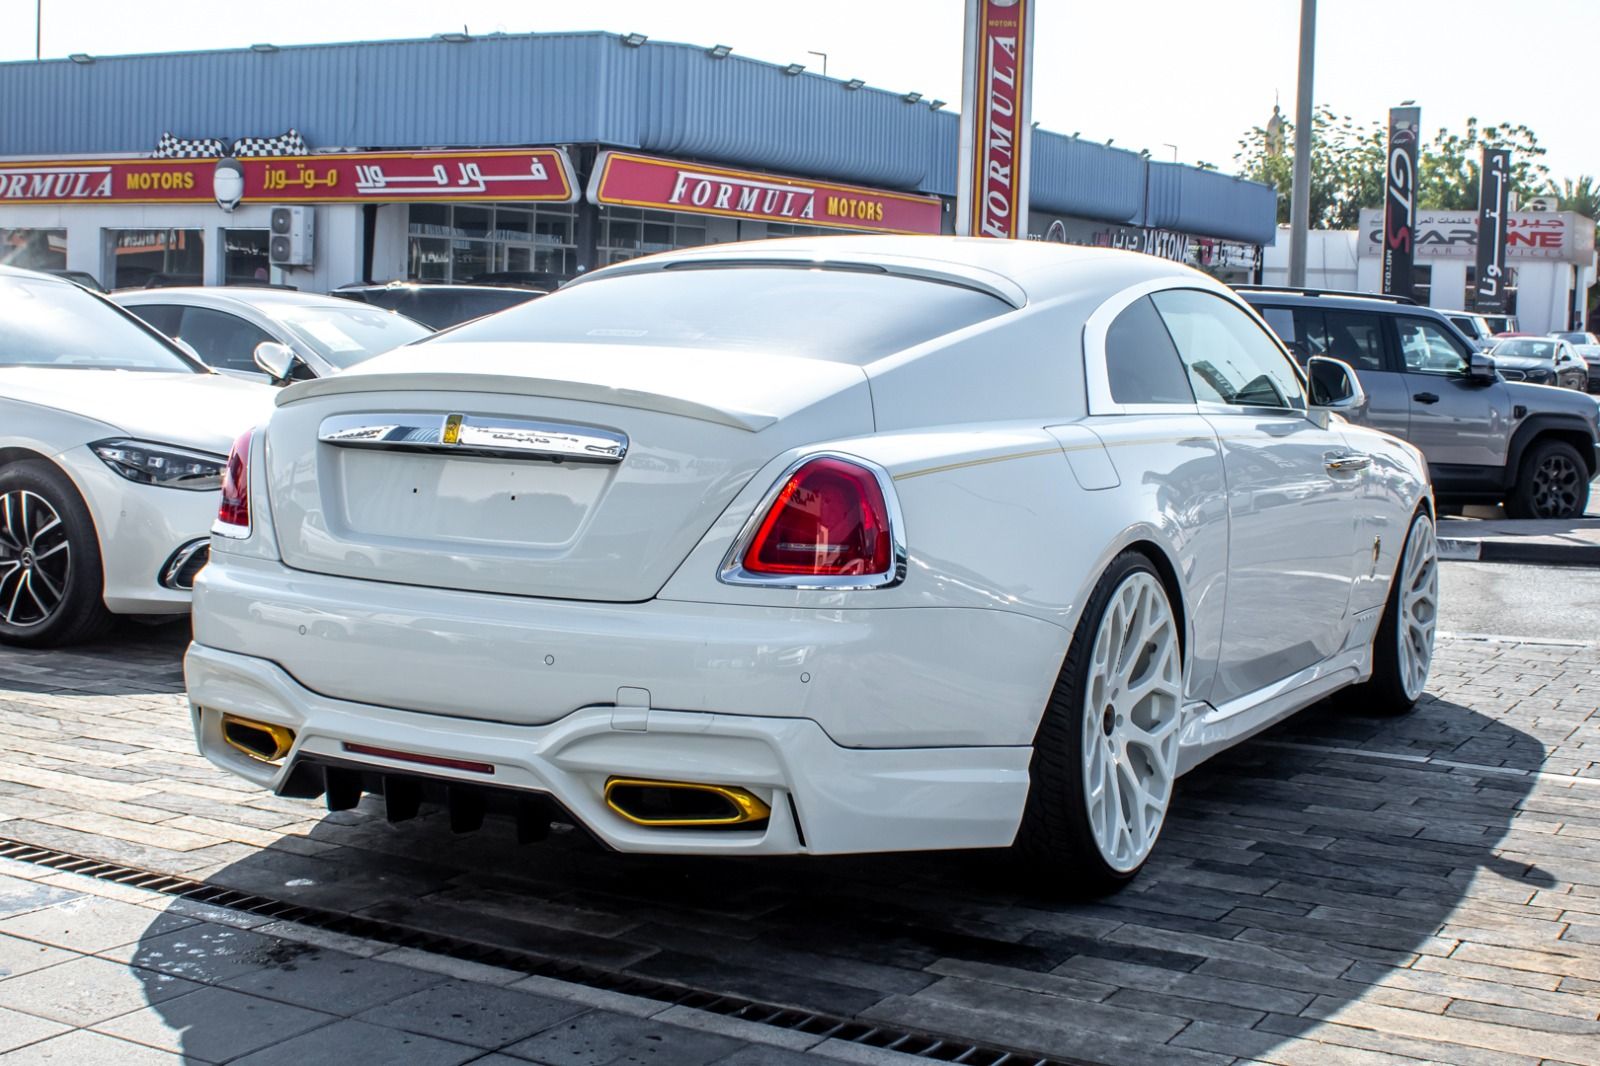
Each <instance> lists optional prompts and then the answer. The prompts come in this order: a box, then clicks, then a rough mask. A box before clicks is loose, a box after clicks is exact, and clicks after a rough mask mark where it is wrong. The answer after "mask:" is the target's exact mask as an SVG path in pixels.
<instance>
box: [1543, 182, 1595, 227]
mask: <svg viewBox="0 0 1600 1066" xmlns="http://www.w3.org/2000/svg"><path fill="white" fill-rule="evenodd" d="M1545 195H1546V196H1554V197H1555V198H1556V201H1557V202H1558V203H1559V205H1560V207H1561V210H1563V211H1576V212H1577V213H1578V214H1580V215H1583V216H1584V217H1585V218H1592V219H1594V220H1595V221H1596V222H1597V223H1600V183H1597V182H1596V181H1595V179H1594V178H1592V177H1590V176H1588V175H1587V174H1585V175H1583V176H1582V177H1580V178H1578V180H1577V181H1573V180H1572V179H1571V178H1567V179H1566V180H1565V181H1562V182H1560V183H1557V182H1554V181H1552V182H1551V183H1550V184H1549V185H1548V186H1546V188H1545Z"/></svg>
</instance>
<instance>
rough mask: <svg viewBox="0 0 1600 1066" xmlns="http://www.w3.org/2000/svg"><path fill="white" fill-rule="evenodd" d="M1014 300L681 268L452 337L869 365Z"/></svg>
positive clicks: (586, 292) (577, 290)
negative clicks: (769, 355) (661, 348)
mask: <svg viewBox="0 0 1600 1066" xmlns="http://www.w3.org/2000/svg"><path fill="white" fill-rule="evenodd" d="M1009 310H1011V305H1010V304H1007V303H1005V302H1004V301H1002V300H1000V299H997V298H996V297H993V296H990V295H988V294H987V293H982V292H976V291H973V290H971V289H964V288H961V287H959V286H956V285H947V284H943V283H940V282H934V281H922V280H918V279H914V278H904V277H896V276H893V275H889V274H875V273H866V272H863V271H858V270H825V269H813V268H801V267H783V266H759V267H748V266H741V267H696V268H681V267H680V268H675V269H668V270H654V271H651V272H649V273H646V274H622V275H619V276H617V277H612V278H604V279H600V280H596V281H591V282H585V283H583V284H580V285H571V286H568V287H567V288H564V289H561V290H559V291H557V292H553V293H551V294H550V295H549V296H545V297H542V298H540V299H538V300H535V301H534V302H532V303H529V304H524V305H523V306H521V307H516V308H513V309H511V310H510V311H506V312H503V313H501V314H498V315H495V316H494V317H493V318H486V319H484V320H483V321H482V322H474V323H471V324H470V325H466V326H463V327H461V328H460V329H458V330H455V331H453V332H452V333H451V334H450V337H449V341H450V342H451V343H455V342H472V341H554V342H566V343H579V344H582V343H589V344H645V345H663V346H667V347H675V348H712V349H716V350H718V351H751V352H755V351H759V352H768V353H772V354H775V355H791V356H799V357H801V358H807V359H827V360H830V361H832V362H837V363H853V364H856V365H862V364H865V363H870V362H872V361H873V360H875V359H879V358H881V357H883V356H885V355H888V354H890V353H891V352H897V351H900V350H901V349H903V348H909V347H912V346H913V345H916V344H921V343H922V342H923V341H927V340H931V339H933V338H934V337H939V336H942V335H944V334H946V333H951V332H953V331H955V330H958V329H961V328H963V327H965V326H970V325H973V324H974V323H977V322H982V321H983V320H984V319H987V318H993V317H994V316H996V315H999V314H1003V313H1005V312H1006V311H1009Z"/></svg>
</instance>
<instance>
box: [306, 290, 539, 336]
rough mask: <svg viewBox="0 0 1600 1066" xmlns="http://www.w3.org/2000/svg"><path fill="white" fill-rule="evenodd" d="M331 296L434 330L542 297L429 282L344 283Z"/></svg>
mask: <svg viewBox="0 0 1600 1066" xmlns="http://www.w3.org/2000/svg"><path fill="white" fill-rule="evenodd" d="M329 295H330V296H338V297H342V298H343V299H346V300H360V301H362V302H364V303H369V304H372V305H373V306H374V307H381V308H383V309H385V310H387V311H398V312H400V313H401V314H403V315H405V316H406V317H407V318H414V319H416V320H417V321H418V322H421V323H423V324H424V325H428V326H432V327H433V328H434V329H448V328H449V327H451V326H458V325H460V324H461V323H463V322H470V321H471V320H473V319H474V318H482V317H483V316H484V315H492V314H494V313H495V312H497V311H504V310H505V309H506V308H508V307H515V306H517V305H518V304H523V303H527V302H528V301H529V300H532V299H536V298H537V297H540V296H543V295H544V293H543V292H542V291H540V290H539V289H530V288H526V287H520V286H495V285H430V284H421V283H417V282H411V281H391V282H389V283H388V284H387V285H345V286H343V287H341V288H338V289H335V290H333V292H331V293H329Z"/></svg>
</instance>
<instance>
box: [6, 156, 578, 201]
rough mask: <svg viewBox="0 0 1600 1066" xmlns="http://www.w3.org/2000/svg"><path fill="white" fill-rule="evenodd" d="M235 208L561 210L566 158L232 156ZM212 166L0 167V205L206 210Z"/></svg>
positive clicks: (568, 176)
mask: <svg viewBox="0 0 1600 1066" xmlns="http://www.w3.org/2000/svg"><path fill="white" fill-rule="evenodd" d="M238 162H239V165H240V166H241V167H242V168H243V170H244V195H243V197H242V202H244V203H273V204H311V203H415V202H417V201H419V200H443V201H471V200H497V201H509V200H524V201H530V200H531V201H540V200H543V201H550V202H556V203H571V202H572V201H574V200H576V199H577V198H578V194H577V182H576V180H575V178H574V177H573V173H572V164H571V162H570V161H569V160H568V159H567V154H566V152H564V151H562V150H561V149H559V148H522V149H516V150H513V151H482V152H364V153H359V154H355V153H352V154H327V155H305V156H272V157H257V158H249V159H240V160H239V161H238ZM216 166H217V160H215V159H102V160H77V159H72V160H55V161H44V162H27V163H0V203H21V204H93V203H125V204H169V203H171V204H186V203H210V202H212V200H213V199H214V197H215V188H214V186H213V184H212V178H213V177H214V175H215V172H216Z"/></svg>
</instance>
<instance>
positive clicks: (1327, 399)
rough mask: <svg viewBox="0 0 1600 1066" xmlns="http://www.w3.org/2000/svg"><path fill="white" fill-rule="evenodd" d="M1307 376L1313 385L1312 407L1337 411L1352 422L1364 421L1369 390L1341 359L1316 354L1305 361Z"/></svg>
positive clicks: (1352, 369)
mask: <svg viewBox="0 0 1600 1066" xmlns="http://www.w3.org/2000/svg"><path fill="white" fill-rule="evenodd" d="M1306 377H1307V379H1308V381H1309V382H1310V385H1311V406H1312V407H1313V408H1316V409H1318V410H1322V411H1334V412H1337V413H1338V414H1340V415H1343V416H1344V417H1345V418H1347V419H1349V420H1350V421H1352V422H1358V421H1361V420H1363V419H1364V418H1365V416H1366V410H1367V390H1365V389H1363V388H1362V387H1361V379H1360V378H1359V377H1357V376H1356V372H1355V370H1354V368H1352V367H1351V366H1350V364H1349V363H1346V362H1345V361H1344V360H1342V359H1333V358H1330V357H1328V356H1326V355H1313V356H1312V357H1311V358H1310V359H1308V360H1306Z"/></svg>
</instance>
